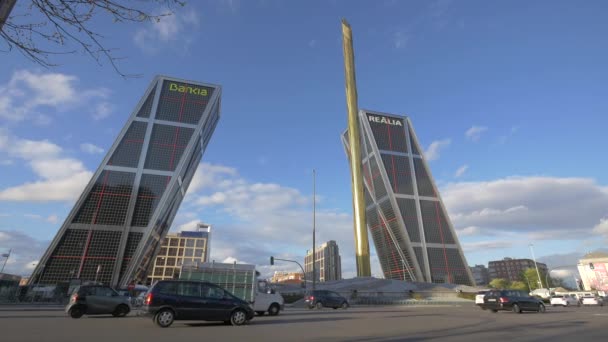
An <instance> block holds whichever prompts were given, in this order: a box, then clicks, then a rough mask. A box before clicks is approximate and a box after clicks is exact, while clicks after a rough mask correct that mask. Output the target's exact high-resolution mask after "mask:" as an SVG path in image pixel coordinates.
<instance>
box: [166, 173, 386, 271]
mask: <svg viewBox="0 0 608 342" xmlns="http://www.w3.org/2000/svg"><path fill="white" fill-rule="evenodd" d="M196 174H197V176H196V177H195V180H196V184H194V183H193V185H196V186H195V188H196V191H193V189H192V188H190V189H189V191H188V193H189V198H190V199H189V201H186V202H184V208H182V209H183V210H184V212H187V213H192V212H193V211H198V215H197V216H198V217H201V218H204V220H205V221H209V223H211V224H212V225H213V220H214V217H219V218H220V219H221V220H222V221H228V223H226V222H222V223H221V224H218V225H217V226H218V227H219V228H217V229H216V230H215V232H216V233H215V234H214V235H213V248H212V249H211V259H212V260H217V261H222V260H226V259H227V258H233V259H235V260H238V261H239V262H241V261H242V262H246V263H254V264H258V265H262V266H260V271H261V272H262V273H263V274H266V273H264V272H268V273H272V272H273V271H274V270H276V268H272V267H270V266H267V265H268V257H269V256H270V255H274V256H277V257H281V256H280V255H282V257H284V258H285V259H293V260H303V259H304V255H305V253H306V250H308V249H310V244H311V241H312V238H311V224H312V223H311V221H312V196H310V195H308V194H303V193H301V192H300V191H299V190H297V189H294V188H290V187H285V186H283V185H280V184H276V183H260V182H251V181H248V180H246V179H244V178H243V177H241V176H240V175H239V174H238V172H237V171H236V170H235V169H234V168H231V167H226V166H222V165H214V164H201V166H199V170H198V171H197V173H196ZM196 222H199V220H195V219H193V218H192V217H190V218H182V214H181V213H180V214H178V218H176V225H175V226H176V230H187V229H189V228H192V227H193V226H194V225H195V224H196ZM316 222H317V242H318V244H321V243H323V242H325V241H328V240H336V241H337V242H338V244H339V247H340V254H341V255H342V268H343V270H344V276H353V275H354V274H355V261H354V257H353V255H354V251H353V250H354V241H353V237H352V236H353V234H352V217H351V216H350V215H349V214H347V213H344V212H341V211H339V210H333V209H331V208H323V207H322V205H319V206H318V207H317V215H316ZM244 237H246V238H244ZM372 248H373V246H372ZM286 267H287V268H289V267H293V266H286ZM378 267H379V265H373V268H374V270H376V271H377V269H378Z"/></svg>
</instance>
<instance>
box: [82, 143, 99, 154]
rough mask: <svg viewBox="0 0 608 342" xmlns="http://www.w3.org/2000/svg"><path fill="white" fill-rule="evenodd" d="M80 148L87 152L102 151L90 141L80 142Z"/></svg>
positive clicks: (97, 152)
mask: <svg viewBox="0 0 608 342" xmlns="http://www.w3.org/2000/svg"><path fill="white" fill-rule="evenodd" d="M80 150H81V151H83V152H86V153H89V154H99V153H103V148H101V147H99V146H96V145H93V144H91V143H84V144H80Z"/></svg>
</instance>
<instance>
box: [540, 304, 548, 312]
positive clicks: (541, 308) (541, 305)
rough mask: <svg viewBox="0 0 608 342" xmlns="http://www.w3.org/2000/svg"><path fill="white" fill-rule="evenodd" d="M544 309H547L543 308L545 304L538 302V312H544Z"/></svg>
mask: <svg viewBox="0 0 608 342" xmlns="http://www.w3.org/2000/svg"><path fill="white" fill-rule="evenodd" d="M545 311H547V309H546V308H545V305H544V304H538V312H540V313H544V312H545Z"/></svg>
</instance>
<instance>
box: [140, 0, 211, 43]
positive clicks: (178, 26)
mask: <svg viewBox="0 0 608 342" xmlns="http://www.w3.org/2000/svg"><path fill="white" fill-rule="evenodd" d="M159 12H160V13H169V12H170V11H169V10H161V11H159ZM199 24H200V19H199V17H198V14H197V13H196V11H194V10H192V9H189V10H185V11H179V12H178V11H176V12H174V13H172V14H171V15H167V16H163V17H161V18H160V20H159V21H154V22H152V23H150V24H149V25H148V26H146V27H143V28H140V29H138V30H137V31H136V32H135V34H134V36H133V41H134V42H135V44H136V45H137V46H138V47H139V48H141V49H142V50H144V51H145V52H149V53H154V52H157V51H158V50H160V48H161V45H166V44H168V43H171V42H177V41H179V42H181V43H184V44H187V43H188V42H190V41H191V37H190V36H191V34H190V33H189V32H191V30H192V29H194V28H197V27H198V26H199Z"/></svg>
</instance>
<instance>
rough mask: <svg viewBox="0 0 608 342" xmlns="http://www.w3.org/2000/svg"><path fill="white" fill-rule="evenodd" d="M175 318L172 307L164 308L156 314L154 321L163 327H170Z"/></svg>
mask: <svg viewBox="0 0 608 342" xmlns="http://www.w3.org/2000/svg"><path fill="white" fill-rule="evenodd" d="M174 320H175V314H174V313H173V311H171V310H170V309H163V310H160V311H159V312H157V313H156V315H154V323H156V325H158V326H159V327H161V328H168V327H169V326H170V325H171V324H173V321H174Z"/></svg>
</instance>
